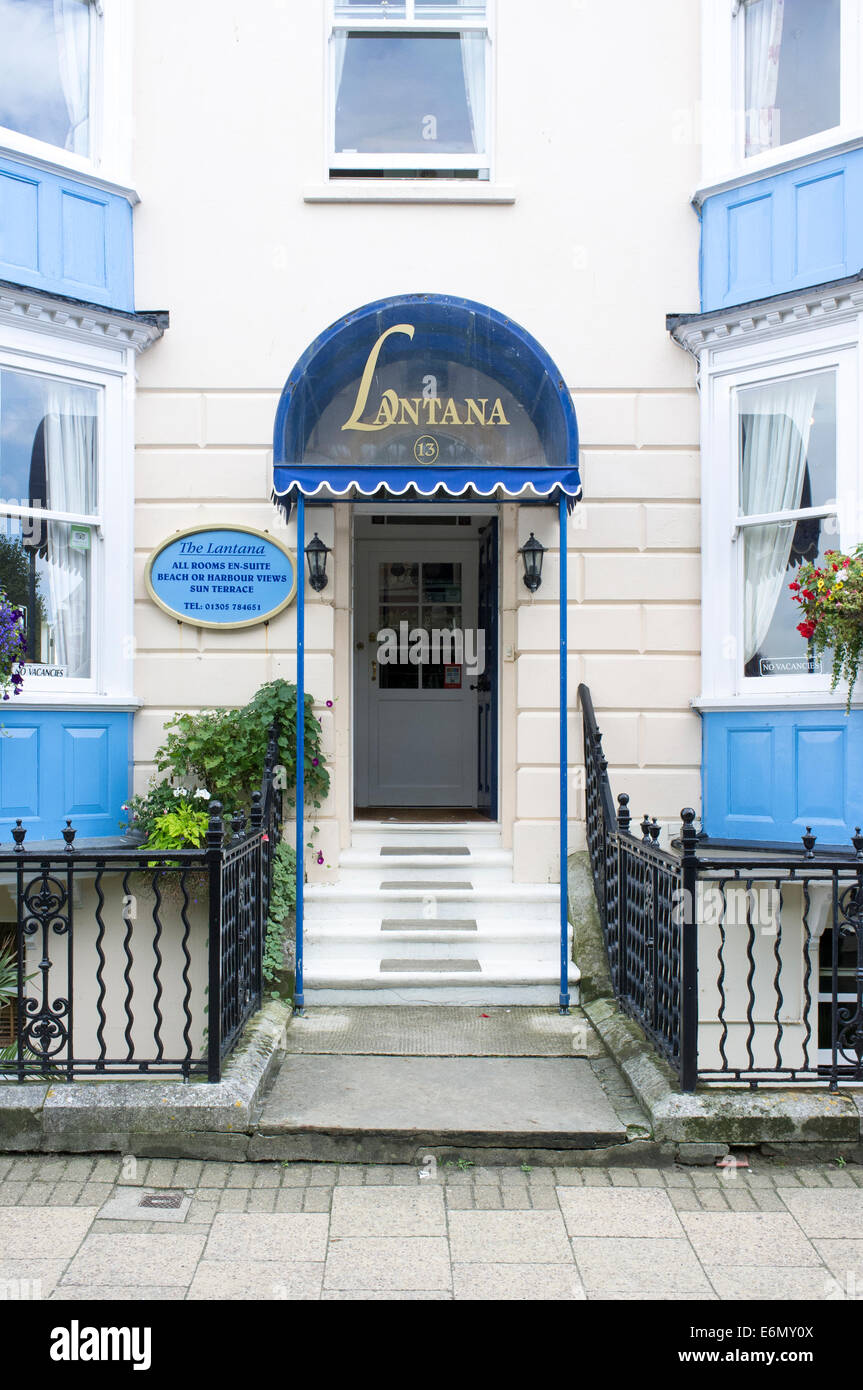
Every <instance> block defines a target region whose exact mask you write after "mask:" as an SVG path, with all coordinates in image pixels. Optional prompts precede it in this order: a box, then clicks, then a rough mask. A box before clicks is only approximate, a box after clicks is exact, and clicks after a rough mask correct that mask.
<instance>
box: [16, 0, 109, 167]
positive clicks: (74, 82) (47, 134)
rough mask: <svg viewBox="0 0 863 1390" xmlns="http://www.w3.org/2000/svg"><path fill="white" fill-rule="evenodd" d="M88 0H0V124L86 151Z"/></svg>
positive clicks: (91, 15) (92, 10)
mask: <svg viewBox="0 0 863 1390" xmlns="http://www.w3.org/2000/svg"><path fill="white" fill-rule="evenodd" d="M96 20H97V6H96V5H95V4H94V3H93V0H0V126H3V127H5V128H6V129H7V130H13V131H16V132H17V133H18V134H20V135H25V136H28V137H30V138H31V139H33V140H39V141H41V142H43V143H44V144H47V145H53V146H56V147H58V148H59V149H62V150H67V151H69V152H71V153H72V154H76V155H82V156H84V157H85V158H87V157H89V156H90V155H92V121H91V115H92V112H91V106H92V95H91V93H92V85H93V84H92V76H93V61H92V54H93V46H94V43H93V41H94V32H95V23H96Z"/></svg>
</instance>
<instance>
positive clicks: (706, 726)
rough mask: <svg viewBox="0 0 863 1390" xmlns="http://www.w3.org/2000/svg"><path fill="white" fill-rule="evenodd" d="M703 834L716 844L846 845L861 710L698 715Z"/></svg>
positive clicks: (860, 784) (860, 774)
mask: <svg viewBox="0 0 863 1390" xmlns="http://www.w3.org/2000/svg"><path fill="white" fill-rule="evenodd" d="M702 785H703V812H704V828H705V830H706V831H707V833H708V835H712V836H714V837H715V838H717V839H723V840H728V839H740V840H776V841H784V842H793V841H798V842H799V839H800V836H801V835H802V834H803V832H804V830H805V828H806V826H807V825H811V826H812V829H813V831H814V833H815V834H816V835H817V836H818V839H819V840H820V841H821V842H822V843H824V844H847V843H848V841H849V840H850V837H851V835H852V834H853V831H854V827H855V826H856V825H860V824H861V823H863V710H852V712H851V714H850V715H848V716H847V717H846V716H845V715H844V714H841V713H839V712H837V713H835V714H834V713H833V711H831V710H777V711H775V712H772V711H771V712H765V711H758V712H754V711H748V710H741V711H740V712H739V713H735V712H728V711H713V710H711V711H707V712H705V713H704V714H702Z"/></svg>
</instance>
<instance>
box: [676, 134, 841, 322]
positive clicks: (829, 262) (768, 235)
mask: <svg viewBox="0 0 863 1390" xmlns="http://www.w3.org/2000/svg"><path fill="white" fill-rule="evenodd" d="M700 260H701V307H702V309H703V310H704V311H708V310H711V309H721V308H724V307H726V306H728V305H733V304H745V303H746V302H747V301H748V300H751V299H762V298H766V297H767V296H769V295H772V294H782V293H785V292H787V291H789V290H795V289H803V288H805V287H806V286H808V285H817V284H821V283H822V282H824V281H826V280H838V279H841V278H842V276H844V275H854V274H856V273H857V271H858V270H859V269H860V267H861V266H863V149H856V150H850V151H848V152H846V153H845V154H843V155H838V156H834V157H833V158H831V159H822V160H816V161H814V162H813V163H812V164H807V165H805V166H803V167H802V168H799V169H788V170H786V171H785V172H784V173H781V174H772V175H769V174H767V175H765V176H764V177H763V178H759V179H755V180H753V181H752V182H751V183H745V184H740V185H738V186H737V187H736V188H732V189H726V191H725V192H723V193H715V194H714V195H713V196H712V197H709V198H705V200H704V204H703V207H702V209H701V258H700Z"/></svg>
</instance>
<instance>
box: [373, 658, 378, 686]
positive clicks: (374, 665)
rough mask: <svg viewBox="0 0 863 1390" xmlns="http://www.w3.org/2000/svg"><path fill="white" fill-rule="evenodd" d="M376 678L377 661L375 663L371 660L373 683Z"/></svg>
mask: <svg viewBox="0 0 863 1390" xmlns="http://www.w3.org/2000/svg"><path fill="white" fill-rule="evenodd" d="M377 678H378V663H377V662H376V661H373V662H372V682H373V683H374V682H375V681H376V680H377Z"/></svg>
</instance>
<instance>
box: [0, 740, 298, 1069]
mask: <svg viewBox="0 0 863 1390" xmlns="http://www.w3.org/2000/svg"><path fill="white" fill-rule="evenodd" d="M276 757H277V741H276V734H275V730H272V731H271V734H270V738H269V742H268V747H267V754H266V763H265V768H264V775H263V779H262V783H261V788H260V790H259V791H256V792H255V793H254V794H253V797H252V806H251V815H250V817H249V820H248V824H247V818H246V816H245V815H244V814H243V813H238V814H236V815H234V816H233V818H232V820H231V826H230V828H231V835H230V839H229V840H228V842H227V844H226V843H225V840H226V832H225V826H224V823H223V821H222V815H221V812H222V808H221V806H220V805H219V803H218V802H213V803H211V805H210V820H209V828H208V832H207V842H206V846H205V847H202V848H201V849H184V850H162V851H159V850H153V849H147V848H144V847H141V846H137V847H129V848H126V847H125V846H123V847H120V848H116V849H93V848H89V847H86V846H85V845H81V846H79V847H76V845H75V838H76V832H75V830H74V829H73V827H72V826H71V824H70V823H69V822H68V821H67V823H66V828H65V830H64V831H63V839H64V841H65V848H64V849H61V850H46V849H43V848H36V847H34V848H32V849H28V848H27V846H26V829H25V828H24V826H23V825H22V824H21V822H20V821H19V822H18V824H17V825H16V827H15V829H14V830H13V831H12V836H13V840H14V842H15V844H14V848H12V849H2V848H0V917H2V914H3V901H4V898H5V904H6V907H5V911H6V915H7V919H8V927H9V933H8V937H9V939H10V940H11V941H13V942H14V950H15V957H16V960H17V976H18V979H17V997H16V998H15V999H14V1000H12V1001H10V1004H9V1005H8V1006H7V1008H8V1010H9V1012H10V1015H11V1017H12V1018H13V1019H14V1027H13V1028H12V1029H11V1032H12V1035H13V1036H12V1039H11V1041H10V1042H9V1043H8V1044H7V1046H6V1047H5V1048H4V1049H3V1050H2V1052H0V1078H4V1079H6V1080H19V1081H24V1080H27V1079H28V1078H34V1077H49V1078H53V1079H58V1080H68V1081H71V1080H74V1079H75V1078H76V1077H81V1076H129V1075H141V1074H149V1075H160V1076H162V1075H174V1076H182V1077H184V1078H185V1079H187V1080H188V1079H189V1078H190V1077H193V1076H206V1077H207V1078H208V1079H209V1080H210V1081H218V1080H219V1078H220V1076H221V1069H222V1064H223V1062H224V1060H225V1058H226V1057H227V1056H228V1054H229V1053H230V1051H231V1049H232V1048H233V1047H234V1045H235V1043H236V1041H237V1039H238V1037H239V1034H240V1032H241V1031H242V1028H243V1027H244V1025H245V1023H246V1022H247V1020H248V1019H249V1017H250V1016H251V1014H252V1013H254V1011H255V1010H256V1009H257V1008H258V1007H259V1006H260V1001H261V963H262V958H263V948H264V937H265V933H266V923H267V916H268V911H269V902H270V893H271V888H272V878H273V854H274V852H275V847H276V845H277V843H278V839H279V836H280V834H281V817H282V793H281V790H280V788H279V786H278V785H277V781H276V777H275V771H276Z"/></svg>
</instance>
